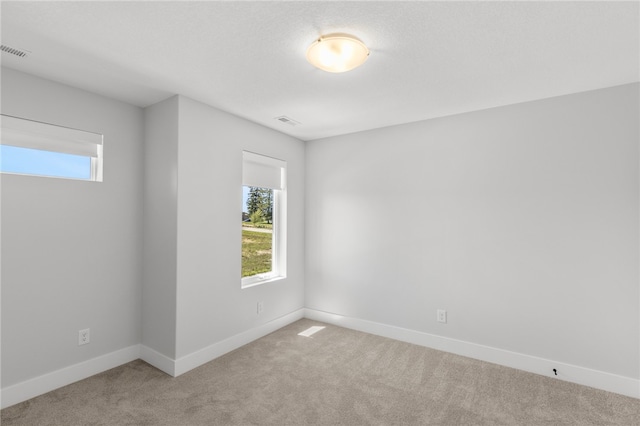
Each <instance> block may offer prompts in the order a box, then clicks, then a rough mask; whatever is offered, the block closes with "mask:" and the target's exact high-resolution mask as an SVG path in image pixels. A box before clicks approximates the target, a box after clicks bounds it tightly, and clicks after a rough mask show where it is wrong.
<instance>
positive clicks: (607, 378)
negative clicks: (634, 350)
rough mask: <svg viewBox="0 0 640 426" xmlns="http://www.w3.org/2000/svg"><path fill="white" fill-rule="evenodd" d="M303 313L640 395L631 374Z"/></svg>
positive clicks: (310, 311) (639, 383) (329, 315)
mask: <svg viewBox="0 0 640 426" xmlns="http://www.w3.org/2000/svg"><path fill="white" fill-rule="evenodd" d="M304 316H305V318H309V319H312V320H315V321H322V322H326V323H328V324H333V325H338V326H341V327H345V328H350V329H353V330H358V331H363V332H365V333H370V334H375V335H377V336H382V337H388V338H390V339H395V340H400V341H403V342H408V343H413V344H415V345H419V346H425V347H428V348H432V349H437V350H440V351H444V352H450V353H454V354H457V355H462V356H466V357H469V358H474V359H479V360H481V361H486V362H490V363H493V364H498V365H503V366H506V367H511V368H516V369H518V370H524V371H528V372H530V373H536V374H540V375H543V376H548V377H551V378H556V379H559V380H565V381H567V382H572V383H577V384H580V385H584V386H590V387H593V388H597V389H602V390H605V391H608V392H614V393H618V394H621V395H626V396H630V397H633V398H640V380H638V379H634V378H631V377H623V376H618V375H616V374H611V373H606V372H604V371H598V370H592V369H589V368H584V367H579V366H577V365H572V364H565V363H562V362H557V361H553V360H550V359H544V358H538V357H535V356H531V355H525V354H521V353H517V352H511V351H507V350H503V349H498V348H493V347H490V346H484V345H479V344H476V343H470V342H465V341H462V340H456V339H450V338H448V337H442V336H437V335H434V334H429V333H423V332H420V331H415V330H409V329H406V328H400V327H395V326H391V325H386V324H381V323H377V322H372V321H366V320H361V319H358V318H351V317H345V316H342V315H337V314H332V313H328V312H322V311H317V310H314V309H305V310H304ZM554 368H555V369H557V370H558V375H557V376H555V375H554V373H553V369H554Z"/></svg>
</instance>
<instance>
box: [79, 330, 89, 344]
mask: <svg viewBox="0 0 640 426" xmlns="http://www.w3.org/2000/svg"><path fill="white" fill-rule="evenodd" d="M90 333H91V329H89V328H85V329H84V330H78V346H80V345H86V344H87V343H89V342H90V341H91V334H90Z"/></svg>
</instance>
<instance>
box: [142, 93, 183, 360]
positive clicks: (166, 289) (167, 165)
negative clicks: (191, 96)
mask: <svg viewBox="0 0 640 426" xmlns="http://www.w3.org/2000/svg"><path fill="white" fill-rule="evenodd" d="M144 120H145V157H144V171H145V173H144V248H143V259H144V260H143V265H144V266H143V280H142V344H143V345H144V346H146V347H147V348H150V349H153V350H154V351H156V352H158V353H160V354H162V355H164V356H166V357H168V358H170V359H174V358H175V353H176V269H177V246H176V244H177V232H178V204H177V192H178V96H174V97H172V98H169V99H167V100H165V101H163V102H160V103H157V104H155V105H152V106H150V107H147V108H145V110H144Z"/></svg>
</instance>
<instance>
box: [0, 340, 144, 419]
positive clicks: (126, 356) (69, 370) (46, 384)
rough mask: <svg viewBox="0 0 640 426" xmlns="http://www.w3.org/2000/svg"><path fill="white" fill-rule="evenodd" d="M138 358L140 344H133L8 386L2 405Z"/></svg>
mask: <svg viewBox="0 0 640 426" xmlns="http://www.w3.org/2000/svg"><path fill="white" fill-rule="evenodd" d="M138 358H140V345H133V346H129V347H127V348H124V349H120V350H117V351H115V352H111V353H108V354H105V355H101V356H99V357H96V358H92V359H89V360H87V361H83V362H80V363H78V364H74V365H70V366H69V367H65V368H61V369H60V370H56V371H52V372H51V373H47V374H43V375H42V376H38V377H34V378H33V379H29V380H25V381H24V382H20V383H16V384H15V385H11V386H7V387H6V388H3V389H2V398H1V403H0V406H1V407H2V408H6V407H10V406H12V405H15V404H18V403H20V402H22V401H26V400H28V399H31V398H34V397H36V396H38V395H42V394H44V393H47V392H50V391H52V390H54V389H58V388H60V387H62V386H66V385H69V384H71V383H74V382H77V381H78V380H82V379H86V378H87V377H91V376H93V375H95V374H98V373H102V372H103V371H106V370H109V369H111V368H115V367H117V366H119V365H122V364H126V363H127V362H131V361H134V360H136V359H138Z"/></svg>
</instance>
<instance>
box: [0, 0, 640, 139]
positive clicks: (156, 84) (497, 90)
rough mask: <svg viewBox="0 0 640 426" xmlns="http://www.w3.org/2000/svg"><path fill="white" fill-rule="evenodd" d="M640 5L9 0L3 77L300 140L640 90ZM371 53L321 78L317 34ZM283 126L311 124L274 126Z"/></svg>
mask: <svg viewBox="0 0 640 426" xmlns="http://www.w3.org/2000/svg"><path fill="white" fill-rule="evenodd" d="M639 6H640V3H638V2H619V3H613V2H571V3H569V2H535V3H534V2H415V1H414V2H395V1H388V2H318V1H312V2H311V1H308V2H211V1H210V2H187V1H173V2H160V1H153V2H118V1H111V2H8V1H3V2H2V4H1V19H2V44H5V45H9V46H11V47H16V48H20V49H26V50H28V51H30V52H31V53H30V54H29V56H28V57H26V58H22V59H21V58H17V57H15V56H13V55H9V54H6V53H2V64H3V65H4V66H7V67H10V68H14V69H18V70H22V71H25V72H28V73H31V74H35V75H38V76H42V77H45V78H49V79H51V80H55V81H59V82H62V83H66V84H69V85H72V86H76V87H80V88H83V89H86V90H89V91H92V92H95V93H99V94H103V95H106V96H109V97H112V98H116V99H120V100H122V101H125V102H129V103H131V104H135V105H138V106H141V107H144V106H147V105H151V104H153V103H156V102H158V101H161V100H163V99H165V98H167V97H169V96H171V95H174V94H182V95H185V96H188V97H190V98H193V99H196V100H198V101H201V102H204V103H206V104H209V105H212V106H215V107H217V108H220V109H222V110H225V111H228V112H231V113H233V114H236V115H239V116H241V117H245V118H247V119H249V120H251V121H254V122H257V123H260V124H263V125H265V126H267V127H271V128H273V129H276V130H279V131H281V132H283V133H287V134H289V135H292V136H295V137H297V138H299V139H302V140H312V139H318V138H322V137H327V136H333V135H338V134H345V133H352V132H356V131H360V130H366V129H372V128H378V127H384V126H390V125H394V124H401V123H406V122H412V121H418V120H423V119H428V118H433V117H440V116H445V115H450V114H458V113H462V112H467V111H473V110H479V109H485V108H491V107H495V106H500V105H507V104H513V103H518V102H525V101H530V100H535V99H541V98H547V97H551V96H557V95H563V94H568V93H575V92H580V91H585V90H592V89H598V88H602V87H610V86H615V85H619V84H625V83H630V82H636V81H639V80H640V69H639V63H640V59H639V51H640V26H639V20H640V9H639ZM331 32H347V33H351V34H353V35H355V36H357V37H358V38H360V39H361V40H363V41H364V42H365V43H366V44H367V45H368V47H369V48H370V50H371V56H370V57H369V59H368V60H367V62H366V63H365V64H364V65H363V66H361V67H360V68H357V69H356V70H354V71H351V72H348V73H344V74H330V73H326V72H323V71H320V70H318V69H315V68H313V67H312V66H311V65H310V64H309V63H307V61H306V59H305V51H306V48H307V47H308V45H310V44H311V43H312V42H313V41H314V40H315V39H316V38H317V37H318V36H319V35H321V34H327V33H331ZM281 115H286V116H288V117H290V118H292V119H294V120H296V121H298V122H300V123H301V124H299V125H298V126H296V127H291V126H290V125H288V124H284V123H281V122H279V121H276V120H274V118H275V117H277V116H281Z"/></svg>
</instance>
